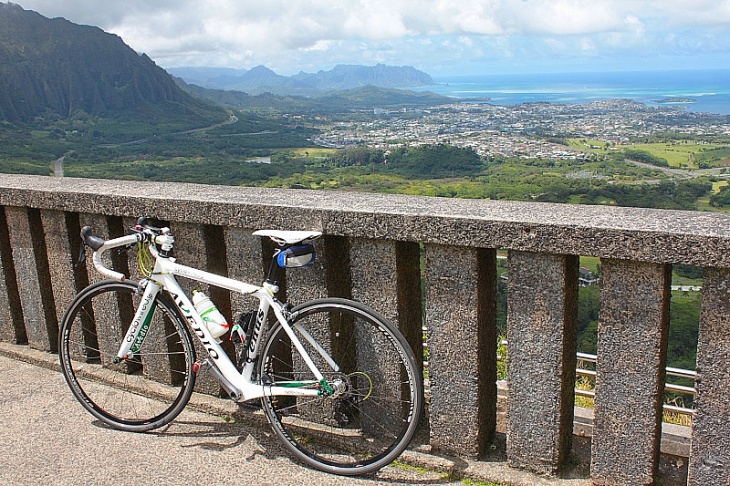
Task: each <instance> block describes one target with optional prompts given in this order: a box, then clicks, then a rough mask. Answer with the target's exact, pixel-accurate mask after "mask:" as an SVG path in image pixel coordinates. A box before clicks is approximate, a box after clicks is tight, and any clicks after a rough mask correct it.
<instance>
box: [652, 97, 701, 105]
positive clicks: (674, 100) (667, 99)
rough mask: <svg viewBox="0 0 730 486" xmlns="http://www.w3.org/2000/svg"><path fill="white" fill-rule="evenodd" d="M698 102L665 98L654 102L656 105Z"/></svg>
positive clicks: (690, 99) (688, 99)
mask: <svg viewBox="0 0 730 486" xmlns="http://www.w3.org/2000/svg"><path fill="white" fill-rule="evenodd" d="M696 102H697V100H695V99H692V98H663V99H661V100H654V103H659V104H667V103H696Z"/></svg>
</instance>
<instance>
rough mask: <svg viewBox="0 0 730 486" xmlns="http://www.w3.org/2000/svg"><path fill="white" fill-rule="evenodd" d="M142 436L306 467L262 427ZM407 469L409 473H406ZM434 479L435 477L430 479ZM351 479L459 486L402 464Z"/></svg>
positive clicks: (201, 424) (185, 421)
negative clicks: (175, 440)
mask: <svg viewBox="0 0 730 486" xmlns="http://www.w3.org/2000/svg"><path fill="white" fill-rule="evenodd" d="M253 420H254V421H256V418H254V419H253ZM94 425H95V426H98V427H103V428H109V427H108V426H107V425H105V424H103V423H102V422H99V421H94ZM266 427H268V425H267V426H266ZM120 433H121V432H120ZM145 434H146V435H150V436H153V437H175V438H180V439H191V440H190V441H188V442H186V443H182V444H179V445H178V447H181V448H185V449H196V448H197V449H201V450H203V451H208V452H215V453H222V454H223V457H233V455H232V452H233V451H235V457H236V461H244V462H253V461H255V460H256V459H258V458H263V459H265V460H270V461H281V460H285V461H288V462H290V463H291V464H292V466H295V467H303V468H306V467H307V466H306V465H302V464H300V463H299V462H297V461H296V459H295V458H294V457H293V456H292V455H291V454H290V453H289V451H287V450H286V449H285V448H284V446H283V445H282V444H281V442H280V440H279V439H278V438H277V437H276V436H275V435H273V433H272V432H271V431H270V430H269V429H268V428H264V427H263V426H261V427H259V426H256V425H251V424H246V423H241V422H238V421H235V422H226V421H225V420H224V419H223V418H221V419H220V421H218V420H215V419H208V418H200V419H199V418H195V417H194V418H178V419H176V420H174V421H173V422H172V423H170V424H168V425H166V426H164V427H162V428H160V429H157V430H153V431H149V432H146V433H145ZM409 469H410V471H408V470H409ZM323 474H324V473H323ZM434 475H435V476H437V477H433V476H434ZM400 476H410V477H400ZM352 479H353V480H354V479H357V480H360V481H366V482H369V483H372V484H384V483H387V484H404V485H405V484H408V485H410V484H423V485H449V484H460V483H461V481H460V480H458V479H456V478H453V477H451V478H450V477H448V475H446V474H443V473H437V472H433V471H419V470H418V468H415V467H410V466H406V465H404V464H402V463H399V464H398V465H391V466H386V467H385V468H383V469H382V470H380V471H378V472H376V473H373V474H368V475H363V476H356V477H353V478H352Z"/></svg>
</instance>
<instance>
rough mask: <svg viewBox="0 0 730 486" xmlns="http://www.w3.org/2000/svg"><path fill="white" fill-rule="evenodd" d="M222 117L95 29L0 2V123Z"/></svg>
mask: <svg viewBox="0 0 730 486" xmlns="http://www.w3.org/2000/svg"><path fill="white" fill-rule="evenodd" d="M77 112H85V113H88V114H91V115H112V114H115V115H119V114H124V115H130V114H134V115H137V116H143V114H145V113H149V112H154V113H156V114H157V115H158V116H162V117H175V116H177V117H187V116H190V117H195V116H198V117H200V116H202V117H205V118H210V117H216V118H222V117H224V116H225V113H224V112H223V110H222V109H220V108H217V107H216V108H214V107H212V106H210V105H208V104H207V103H203V102H201V101H200V100H196V99H194V98H193V97H192V96H190V95H189V94H188V93H186V92H184V91H183V90H182V89H180V88H179V87H178V86H177V84H176V83H175V81H174V80H173V79H172V77H171V76H170V75H169V74H168V73H167V72H166V71H164V70H163V69H162V68H160V67H159V66H157V65H156V64H155V63H154V61H152V60H151V59H150V58H149V57H148V56H147V55H145V54H138V53H137V52H135V51H134V50H133V49H131V48H130V47H129V46H127V45H126V44H125V43H124V41H123V40H122V39H121V38H120V37H119V36H117V35H114V34H109V33H107V32H104V31H103V30H102V29H100V28H98V27H93V26H88V25H78V24H74V23H72V22H70V21H68V20H66V19H64V18H61V17H57V18H54V19H49V18H46V17H43V16H42V15H40V14H39V13H37V12H34V11H32V10H25V9H23V8H22V7H21V6H19V5H16V4H12V3H0V119H5V120H7V121H10V122H28V121H31V120H32V119H34V118H36V117H39V116H40V117H43V116H46V115H49V114H52V115H54V116H60V117H62V118H69V117H71V116H73V115H74V113H77Z"/></svg>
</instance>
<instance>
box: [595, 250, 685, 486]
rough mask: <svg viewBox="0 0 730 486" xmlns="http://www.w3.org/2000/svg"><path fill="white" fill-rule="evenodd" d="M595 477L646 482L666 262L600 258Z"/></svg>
mask: <svg viewBox="0 0 730 486" xmlns="http://www.w3.org/2000/svg"><path fill="white" fill-rule="evenodd" d="M601 264H602V279H601V309H600V315H599V319H600V324H599V327H598V363H597V366H596V371H597V376H596V398H595V410H594V411H595V418H594V421H593V444H592V462H591V477H592V478H593V481H594V484H606V485H609V484H610V485H613V484H615V485H619V484H621V485H632V484H636V485H639V484H642V485H643V484H652V482H653V481H654V477H655V474H656V471H657V467H658V460H659V450H660V441H661V414H662V403H663V398H664V383H665V373H666V372H665V370H666V356H667V354H666V347H667V335H668V332H669V299H670V285H671V268H670V267H669V266H668V265H654V264H650V263H640V262H634V261H626V260H602V261H601Z"/></svg>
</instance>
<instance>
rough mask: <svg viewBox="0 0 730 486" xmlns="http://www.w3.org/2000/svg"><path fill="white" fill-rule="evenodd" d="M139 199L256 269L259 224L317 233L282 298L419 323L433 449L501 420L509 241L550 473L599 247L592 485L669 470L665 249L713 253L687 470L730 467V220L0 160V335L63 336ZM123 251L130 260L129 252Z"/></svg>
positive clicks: (512, 385)
mask: <svg viewBox="0 0 730 486" xmlns="http://www.w3.org/2000/svg"><path fill="white" fill-rule="evenodd" d="M143 214H144V215H153V216H156V217H158V218H160V219H163V220H166V221H169V222H170V227H171V228H172V230H173V232H174V234H175V236H176V242H177V244H176V254H177V258H178V259H179V260H180V261H183V262H189V263H190V264H192V265H195V266H200V267H203V268H208V269H210V270H211V271H216V272H220V273H227V274H229V275H231V276H234V277H240V278H243V279H247V280H249V281H253V282H255V281H260V280H261V278H262V277H263V266H262V255H264V254H265V253H267V252H264V251H262V246H261V245H262V242H261V241H260V240H259V239H258V238H254V237H252V236H250V233H251V231H252V230H254V229H259V228H287V229H316V230H321V231H322V232H323V233H324V235H325V236H324V238H323V240H322V241H321V242H320V243H319V244H318V245H317V247H318V253H319V256H320V260H319V261H320V263H319V264H318V265H317V266H315V267H311V268H308V269H305V270H301V271H297V272H291V273H289V274H288V275H287V279H288V280H287V285H286V289H285V292H286V298H287V299H288V300H289V301H291V302H294V303H296V302H302V301H304V300H305V299H309V298H312V297H314V296H321V295H325V294H333V295H340V296H349V297H352V298H355V299H357V300H361V301H363V302H366V303H367V304H369V305H371V306H373V307H375V308H376V309H377V310H379V311H380V312H382V313H384V314H385V315H387V316H388V317H389V318H391V319H392V320H393V321H395V322H397V323H398V326H399V327H400V328H401V329H402V330H403V332H404V334H405V335H406V336H407V337H408V339H409V340H410V342H411V345H412V346H413V348H414V349H415V351H416V352H417V353H421V352H422V347H423V342H422V325H424V322H425V326H427V329H428V333H427V339H428V351H429V370H428V371H429V374H428V377H429V381H430V403H429V410H428V412H429V413H428V416H429V421H428V427H429V429H428V431H429V435H428V437H429V442H430V446H431V449H432V450H433V451H436V452H443V453H448V454H451V455H457V456H462V457H470V458H478V457H480V456H482V455H483V454H484V453H485V452H486V451H487V449H488V448H489V446H490V444H491V443H492V441H493V439H494V436H495V430H496V422H497V419H496V416H497V398H498V393H497V387H496V384H495V381H496V346H495V343H496V340H497V336H496V326H495V308H496V281H497V266H496V257H497V255H496V249H498V248H500V249H508V250H509V259H510V260H509V268H510V271H509V282H508V336H507V339H508V341H509V343H510V352H509V363H508V375H509V380H510V382H509V398H508V401H507V424H506V438H507V445H506V455H507V461H508V463H509V465H510V466H513V467H515V468H522V469H527V470H531V471H533V472H537V473H548V474H558V473H559V472H560V471H561V469H563V467H564V466H565V465H566V464H567V463H568V460H569V452H570V450H571V442H572V440H573V435H572V430H573V419H574V384H575V373H576V334H577V324H576V322H577V309H578V267H579V262H578V256H579V255H591V256H597V257H600V258H601V264H602V282H601V306H600V326H599V330H598V333H599V335H598V353H597V354H598V363H597V370H596V383H597V384H596V395H595V410H594V420H593V434H592V435H593V438H592V443H591V455H590V458H591V459H590V474H591V478H592V480H593V482H594V483H595V484H650V483H652V481H653V480H654V479H655V477H656V475H657V470H658V467H659V466H658V464H659V456H660V441H661V422H660V420H661V410H662V397H663V387H664V383H665V369H666V347H667V334H668V322H669V316H668V309H669V300H670V285H671V265H672V264H674V263H683V264H691V265H698V266H701V267H703V268H704V283H703V287H702V310H701V317H700V323H699V325H700V333H699V348H698V358H697V361H698V362H697V376H698V378H697V393H698V395H697V401H696V415H695V417H694V425H693V429H692V442H691V448H690V454H689V455H690V457H689V483H690V484H696V485H708V484H729V483H730V472H729V471H730V420H728V405H727V403H728V390H730V371H729V370H730V352H728V349H730V251H728V248H730V218H729V217H728V216H725V215H719V214H710V213H700V212H679V211H661V210H645V209H631V208H616V207H598V206H572V205H556V204H538V203H519V202H506V201H482V200H478V201H477V200H454V199H440V198H422V197H407V196H393V195H376V194H357V193H340V192H325V191H320V192H315V191H299V190H275V189H255V188H243V187H221V186H203V185H193V184H171V183H165V184H162V183H159V184H158V183H148V182H121V181H101V180H82V179H68V178H63V179H57V178H49V177H35V176H15V175H4V174H3V175H2V176H0V248H1V251H0V260H1V261H2V266H1V267H0V339H2V340H5V341H10V342H17V343H25V342H27V343H28V344H29V345H30V346H31V347H33V348H37V349H41V350H48V351H51V352H54V351H56V346H57V345H56V334H57V330H58V321H59V320H60V318H61V316H62V314H63V311H64V309H65V307H66V305H67V303H68V302H69V301H70V300H71V299H72V298H73V295H74V293H75V292H77V291H78V290H79V289H80V288H81V287H82V286H84V285H85V284H86V283H87V282H88V281H89V280H90V279H96V278H98V277H96V276H95V275H93V274H92V273H89V272H88V271H87V270H86V269H84V268H78V267H76V268H75V267H74V262H75V260H76V258H77V257H78V250H79V238H78V233H79V228H80V226H83V225H87V224H88V225H91V226H92V227H93V228H94V230H95V232H97V233H98V234H100V235H101V236H105V237H114V236H118V235H121V234H122V233H123V231H124V228H125V227H127V226H129V225H131V224H132V223H133V221H134V218H135V217H136V216H138V215H143ZM115 264H117V265H119V266H121V267H122V268H123V267H124V265H127V261H126V255H125V254H121V255H118V256H117V259H116V262H115ZM129 266H130V268H133V265H129ZM422 285H425V289H423V288H422ZM423 296H425V302H424V297H423ZM213 297H214V299H215V300H216V301H217V303H218V305H219V307H220V308H221V309H222V310H223V311H224V312H225V313H228V314H229V316H230V315H231V314H235V313H236V312H237V310H245V309H241V307H242V303H240V302H239V301H237V300H236V299H235V298H231V296H229V295H228V294H227V293H224V292H220V291H219V292H217V293H215V294H214V295H213ZM248 305H250V304H248ZM424 310H425V315H424ZM604 357H606V359H603V358H604Z"/></svg>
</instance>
